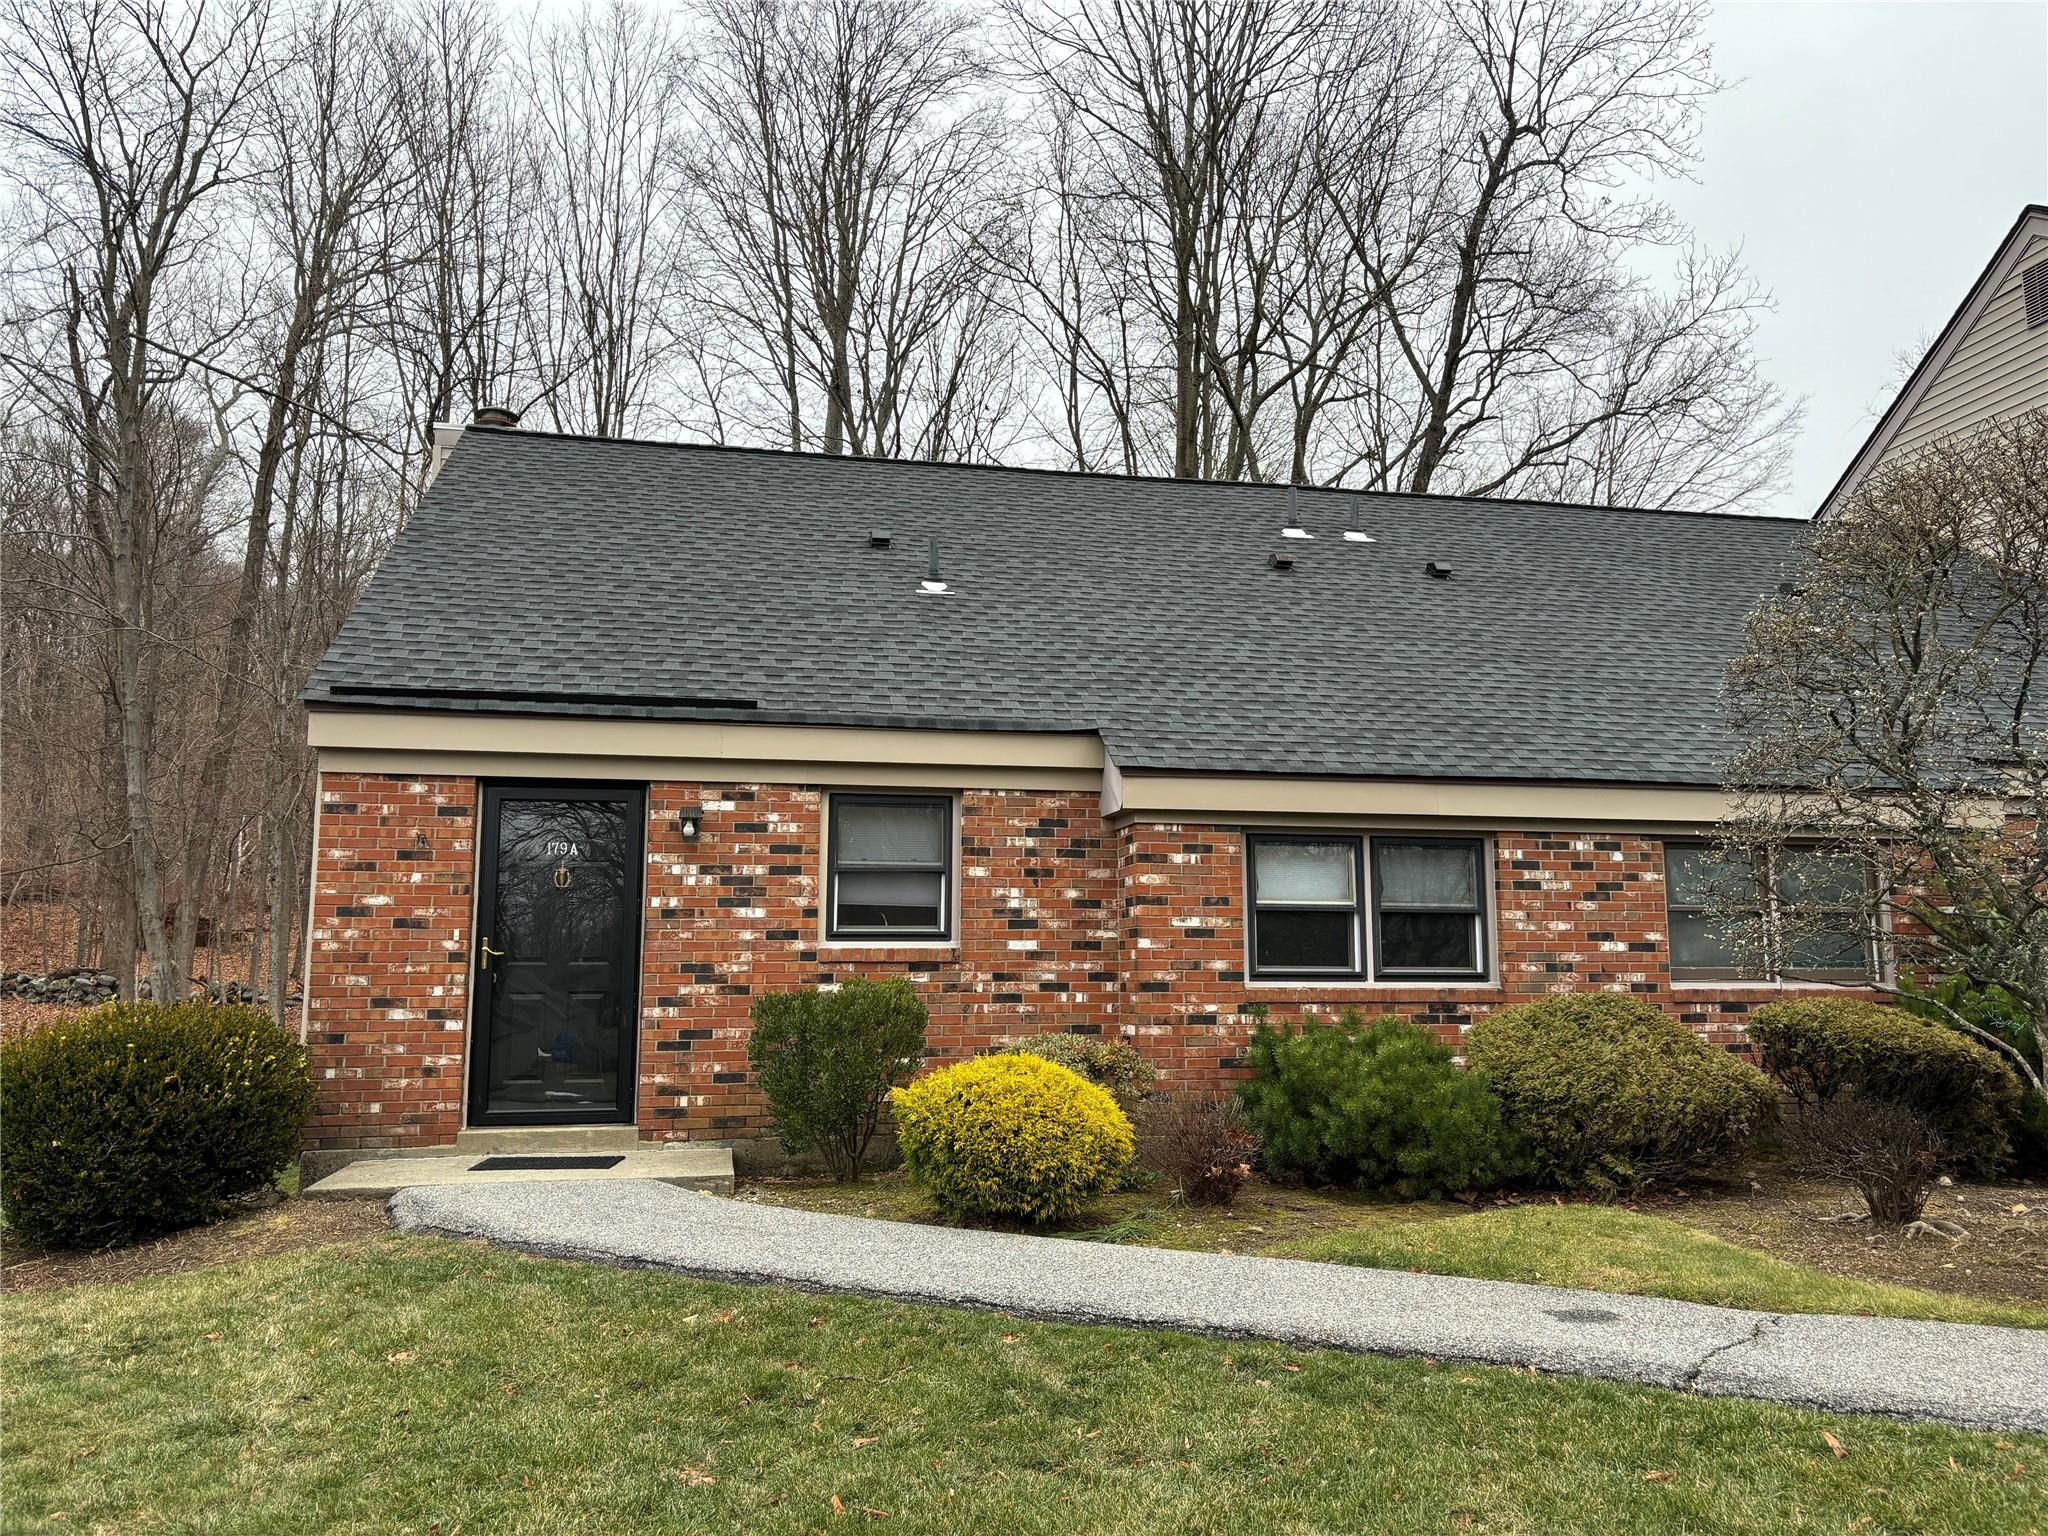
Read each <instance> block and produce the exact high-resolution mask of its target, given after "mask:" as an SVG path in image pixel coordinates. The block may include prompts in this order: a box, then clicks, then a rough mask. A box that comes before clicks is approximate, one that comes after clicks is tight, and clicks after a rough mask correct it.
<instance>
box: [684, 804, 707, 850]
mask: <svg viewBox="0 0 2048 1536" xmlns="http://www.w3.org/2000/svg"><path fill="white" fill-rule="evenodd" d="M703 814H704V813H703V812H702V811H689V812H685V813H684V816H683V841H684V842H686V843H694V842H695V841H697V824H698V821H699V820H700V819H701V818H702V816H703Z"/></svg>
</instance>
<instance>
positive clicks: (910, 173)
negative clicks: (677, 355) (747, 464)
mask: <svg viewBox="0 0 2048 1536" xmlns="http://www.w3.org/2000/svg"><path fill="white" fill-rule="evenodd" d="M706 14H707V17H708V22H709V35H708V38H707V41H706V45H705V51H704V58H703V60H702V65H701V69H700V71H699V73H698V74H697V75H696V76H695V77H694V82H693V91H694V95H695V99H696V102H697V107H698V113H699V116H700V119H701V132H700V136H699V138H698V141H697V143H696V144H695V146H694V149H693V154H692V159H691V182H692V186H693V188H694V191H695V193H696V196H697V199H698V213H699V219H700V223H701V226H702V228H703V230H704V235H703V240H702V244H703V248H704V250H705V251H706V252H707V254H708V255H709V256H710V257H711V259H712V261H713V270H712V271H711V272H709V273H707V279H708V282H709V286H710V303H711V308H712V312H713V315H714V317H715V324H716V325H717V326H718V327H719V328H720V330H721V331H722V332H723V334H724V335H725V336H726V338H727V339H728V343H729V351H728V353H727V356H726V365H727V367H729V368H730V369H731V370H732V371H733V372H735V373H738V374H740V375H742V376H744V377H745V378H746V379H747V380H748V381H749V382H751V384H752V385H753V386H754V387H755V389H756V391H757V392H758V394H759V396H760V399H761V401H762V406H763V409H762V411H761V413H760V415H759V416H758V418H757V419H758V420H759V421H760V423H761V425H762V427H763V428H764V430H771V431H773V432H774V434H775V436H776V437H777V439H779V440H780V441H781V442H782V443H784V444H785V445H786V446H788V447H791V448H805V447H812V446H816V447H819V448H822V449H823V450H824V451H825V452H826V453H844V452H849V451H850V452H853V453H858V454H900V453H905V452H909V453H916V454H930V455H938V454H943V453H946V452H948V451H957V450H958V449H959V448H961V447H962V446H964V445H968V444H974V445H984V446H985V445H986V444H987V443H988V441H989V434H990V426H991V421H990V413H989V412H987V411H986V410H985V409H982V408H981V407H980V406H979V405H978V403H976V402H973V401H970V400H967V399H965V398H964V397H965V396H966V395H967V393H968V391H969V389H970V387H971V388H972V389H973V390H974V391H975V392H977V393H978V392H980V391H981V390H985V389H987V388H988V387H989V383H990V381H989V379H988V377H986V375H987V372H988V369H989V365H990V359H991V350H992V349H993V353H994V355H995V356H996V357H997V358H999V357H1000V355H1001V350H1002V346H1003V345H1004V343H1005V340H1006V339H1005V338H1004V337H1003V336H1002V335H1001V331H1002V324H1001V319H1000V315H999V313H998V312H997V311H996V309H995V307H994V305H993V304H992V302H991V295H990V293H989V281H990V268H991V261H990V258H989V254H988V253H989V251H990V249H991V248H992V247H993V248H1001V247H1002V246H1003V245H1005V243H1006V242H1008V241H1009V240H1010V239H1011V238H1013V236H1012V234H1011V232H1010V225H1011V223H1012V221H1013V215H1012V213H1011V211H1010V208H1009V205H1008V201H1007V199H1006V198H1005V196H1004V195H1003V191H1002V188H1001V185H1000V177H1001V172H1002V171H1003V168H1004V147H1005V143H1006V132H1005V125H1004V123H1003V120H1002V118H1001V116H1000V114H999V113H998V112H997V110H996V109H995V107H994V106H993V105H992V104H990V103H989V102H987V101H985V100H983V99H981V97H980V95H979V94H978V93H979V92H980V90H981V88H982V87H983V85H984V83H985V81H986V78H987V65H986V62H985V60H984V59H983V57H982V55H981V53H980V51H979V49H978V48H977V47H976V45H975V42H974V39H973V36H972V33H971V31H970V29H969V26H968V21H967V18H966V17H965V16H964V15H962V14H961V13H958V12H955V11H953V10H952V9H950V8H949V7H946V6H943V5H941V4H939V3H937V0H804V3H787V4H785V3H782V0H710V3H709V4H708V5H707V7H706Z"/></svg>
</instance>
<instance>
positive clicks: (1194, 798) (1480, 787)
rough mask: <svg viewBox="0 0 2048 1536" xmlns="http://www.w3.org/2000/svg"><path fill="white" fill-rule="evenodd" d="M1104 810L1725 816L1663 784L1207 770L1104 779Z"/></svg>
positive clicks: (1409, 817)
mask: <svg viewBox="0 0 2048 1536" xmlns="http://www.w3.org/2000/svg"><path fill="white" fill-rule="evenodd" d="M1105 780H1106V782H1105V799H1104V809H1105V811H1107V812H1108V813H1109V814H1112V815H1117V816H1123V817H1129V818H1134V819H1144V820H1155V821H1156V820H1166V821H1197V822H1203V821H1214V822H1234V823H1244V822H1271V823H1273V824H1275V825H1284V824H1288V823H1292V822H1300V821H1303V820H1324V821H1328V820H1331V819H1338V820H1346V821H1351V820H1356V821H1374V820H1387V821H1432V822H1435V821H1444V822H1458V823H1467V824H1470V825H1472V826H1475V827H1485V828H1508V827H1526V826H1532V825H1544V824H1548V823H1555V824H1557V825H1560V826H1577V827H1583V826H1617V827H1669V828H1685V829H1688V830H1691V829H1701V828H1707V827H1711V826H1713V825H1715V824H1716V823H1718V822H1720V821H1722V820H1723V819H1724V818H1725V817H1726V816H1727V814H1728V810H1729V807H1730V805H1731V804H1732V801H1731V799H1730V797H1729V795H1728V794H1727V792H1726V791H1724V790H1720V789H1716V788H1712V787H1708V786H1692V785H1662V784H1505V783H1485V782H1479V781H1465V780H1452V779H1436V780H1432V779H1294V778H1263V777H1252V776H1243V777H1234V776H1226V775H1212V774H1145V773H1134V772H1132V771H1131V770H1129V769H1124V770H1121V771H1119V772H1117V773H1115V774H1114V776H1113V780H1112V779H1111V776H1109V775H1105Z"/></svg>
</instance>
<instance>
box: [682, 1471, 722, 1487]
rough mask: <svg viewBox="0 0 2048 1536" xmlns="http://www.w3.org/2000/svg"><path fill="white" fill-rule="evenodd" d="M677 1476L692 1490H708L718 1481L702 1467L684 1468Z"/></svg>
mask: <svg viewBox="0 0 2048 1536" xmlns="http://www.w3.org/2000/svg"><path fill="white" fill-rule="evenodd" d="M678 1475H679V1476H681V1478H682V1480H683V1481H684V1482H686V1483H688V1484H689V1485H690V1486H691V1487H692V1488H709V1487H710V1486H711V1485H712V1484H714V1483H716V1482H717V1481H718V1479H717V1478H715V1477H713V1476H712V1475H711V1474H710V1473H709V1472H706V1471H705V1470H704V1469H703V1468H702V1467H684V1468H683V1469H682V1470H681V1472H680V1473H679V1474H678Z"/></svg>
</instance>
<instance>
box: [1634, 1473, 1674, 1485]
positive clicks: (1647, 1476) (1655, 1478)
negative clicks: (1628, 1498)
mask: <svg viewBox="0 0 2048 1536" xmlns="http://www.w3.org/2000/svg"><path fill="white" fill-rule="evenodd" d="M1677 1476H1678V1474H1677V1473H1676V1472H1645V1473H1644V1474H1643V1481H1644V1482H1646V1483H1668V1482H1670V1481H1671V1480H1672V1479H1673V1478H1675V1477H1677Z"/></svg>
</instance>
